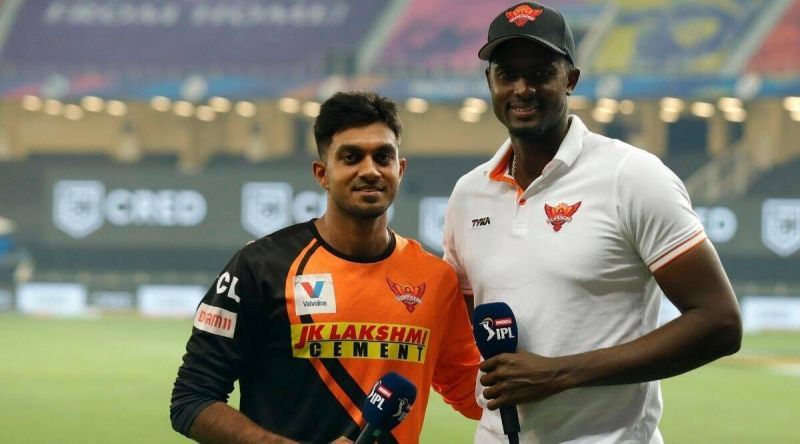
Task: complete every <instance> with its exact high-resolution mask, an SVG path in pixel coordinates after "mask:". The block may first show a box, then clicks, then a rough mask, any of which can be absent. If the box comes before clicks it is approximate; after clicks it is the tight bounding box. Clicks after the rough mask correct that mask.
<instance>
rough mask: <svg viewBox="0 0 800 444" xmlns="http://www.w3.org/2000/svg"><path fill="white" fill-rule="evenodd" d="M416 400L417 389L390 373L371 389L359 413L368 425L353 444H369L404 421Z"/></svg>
mask: <svg viewBox="0 0 800 444" xmlns="http://www.w3.org/2000/svg"><path fill="white" fill-rule="evenodd" d="M416 400H417V388H416V387H415V386H414V384H413V383H412V382H411V381H409V380H408V379H406V378H404V377H402V376H400V375H399V374H397V373H395V372H389V373H387V374H385V375H383V377H381V379H379V380H378V381H377V382H376V383H375V385H373V386H372V390H370V392H369V394H368V395H367V399H365V400H364V405H363V406H362V407H361V411H362V413H363V414H364V419H365V420H366V421H367V424H366V425H365V426H364V430H362V431H361V434H360V435H358V439H357V440H356V442H355V444H372V443H374V442H375V440H376V439H378V438H380V437H381V435H383V434H385V433H388V432H390V431H391V430H392V429H393V428H395V427H397V425H398V424H400V423H401V422H403V420H404V419H406V416H408V412H409V411H411V406H413V405H414V401H416Z"/></svg>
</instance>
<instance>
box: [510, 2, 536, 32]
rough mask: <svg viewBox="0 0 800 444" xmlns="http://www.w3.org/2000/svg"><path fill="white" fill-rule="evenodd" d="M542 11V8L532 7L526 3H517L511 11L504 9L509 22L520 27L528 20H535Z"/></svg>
mask: <svg viewBox="0 0 800 444" xmlns="http://www.w3.org/2000/svg"><path fill="white" fill-rule="evenodd" d="M542 12H544V11H543V10H542V9H533V8H531V7H530V6H528V5H519V6H517V7H516V8H514V10H513V11H506V17H507V18H508V21H509V23H513V24H515V25H517V26H519V27H520V28H521V27H522V26H523V25H524V24H525V23H528V22H532V21H534V20H536V17H539V16H540V15H542Z"/></svg>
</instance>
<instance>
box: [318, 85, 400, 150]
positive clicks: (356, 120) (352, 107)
mask: <svg viewBox="0 0 800 444" xmlns="http://www.w3.org/2000/svg"><path fill="white" fill-rule="evenodd" d="M376 122H378V123H383V124H385V125H386V126H387V127H389V129H390V130H392V132H393V133H394V135H395V137H397V139H398V140H399V139H400V132H401V131H402V130H403V122H401V121H400V117H398V115H397V105H396V104H395V103H394V102H392V101H391V100H389V99H387V98H386V97H381V96H379V95H377V94H376V93H374V92H369V91H349V92H338V93H336V94H334V95H333V96H332V97H331V98H329V99H328V100H326V101H325V102H324V103H323V104H322V106H321V107H320V110H319V116H317V120H316V122H314V140H315V141H316V143H317V153H318V154H319V158H320V160H325V156H326V154H327V151H328V148H330V146H331V141H332V140H333V136H334V134H336V133H338V132H340V131H344V130H346V129H350V128H357V127H360V126H366V125H370V124H373V123H376Z"/></svg>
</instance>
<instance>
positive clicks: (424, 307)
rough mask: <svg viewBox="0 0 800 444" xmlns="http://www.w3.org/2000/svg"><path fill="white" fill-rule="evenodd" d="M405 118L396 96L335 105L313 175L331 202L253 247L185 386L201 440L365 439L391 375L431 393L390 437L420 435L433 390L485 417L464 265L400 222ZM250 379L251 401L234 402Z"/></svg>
mask: <svg viewBox="0 0 800 444" xmlns="http://www.w3.org/2000/svg"><path fill="white" fill-rule="evenodd" d="M401 128H402V124H401V122H400V120H399V119H398V117H397V109H396V106H395V104H394V103H392V102H391V101H389V100H387V99H385V98H382V97H379V96H377V95H375V94H372V93H364V92H351V93H338V94H336V95H334V96H333V97H331V98H330V99H329V100H328V101H326V102H325V103H324V104H323V105H322V108H321V110H320V114H319V117H318V118H317V121H316V123H315V125H314V136H315V139H316V143H317V149H318V151H319V160H317V161H315V162H314V163H313V173H314V176H315V178H316V179H317V181H318V182H319V184H320V185H321V186H322V187H323V188H324V189H325V190H326V191H327V192H328V206H327V210H326V211H325V214H323V215H322V217H320V218H319V219H316V220H311V221H309V222H306V223H301V224H297V225H293V226H290V227H287V228H284V229H282V230H280V231H277V232H275V233H272V234H270V235H267V236H265V237H264V238H262V239H259V240H257V241H255V242H252V243H250V244H248V245H247V246H245V247H244V248H242V249H241V250H239V251H238V252H237V253H236V254H235V255H234V257H233V259H232V260H231V261H230V263H229V264H228V265H227V267H225V269H224V270H223V272H222V273H221V274H220V276H219V278H218V279H217V281H216V282H215V283H214V285H212V286H211V288H210V289H209V291H208V293H207V294H206V296H205V298H204V299H203V301H202V302H201V304H200V306H199V307H198V310H197V315H196V316H195V320H194V329H193V331H192V335H191V337H190V339H189V342H188V345H187V353H186V355H185V356H184V358H183V365H182V366H181V367H180V369H179V371H178V378H177V380H176V382H175V387H174V389H173V392H172V406H171V409H170V416H171V419H172V425H173V427H174V428H175V430H177V431H179V432H181V433H183V434H185V435H187V436H189V437H191V438H193V439H196V440H198V441H201V442H226V443H234V442H280V443H283V442H295V441H303V442H330V441H332V440H336V439H339V440H340V441H346V440H347V439H348V438H349V439H355V437H356V436H357V435H358V433H359V428H360V427H361V426H363V418H362V414H361V411H360V409H359V407H360V406H361V404H362V402H363V400H364V399H365V397H366V394H367V393H369V391H370V388H371V387H372V385H373V384H374V383H375V381H377V380H378V379H379V378H380V377H381V376H382V375H384V374H385V373H387V372H389V371H394V372H397V373H399V374H401V375H403V376H405V377H406V378H408V379H409V380H410V381H411V382H413V383H414V385H415V386H416V387H417V389H418V393H419V395H418V398H417V400H416V403H415V405H414V407H413V408H412V409H411V412H410V413H409V415H408V417H407V418H406V419H405V421H404V422H402V423H401V424H400V425H399V426H398V427H397V428H396V429H394V430H393V431H392V432H391V434H386V435H384V437H383V439H382V440H381V442H389V443H392V442H400V443H416V442H418V440H419V434H420V431H421V429H422V422H423V419H424V414H425V407H426V404H427V401H428V399H427V398H428V393H429V388H430V387H431V386H433V388H434V389H435V390H436V391H437V392H439V393H441V394H442V396H443V397H444V399H445V401H446V402H447V403H449V404H450V405H452V406H453V407H454V408H455V409H456V410H458V411H459V412H461V413H462V414H464V415H465V416H467V417H470V418H473V419H477V418H479V417H480V415H481V409H480V408H479V407H478V406H477V404H476V403H475V399H474V390H475V378H476V375H477V365H478V362H479V355H478V351H477V349H476V348H475V345H474V343H473V339H472V333H471V327H470V323H469V318H468V315H467V312H466V308H465V306H464V303H463V299H462V297H461V293H460V291H459V289H458V281H457V278H456V275H455V273H454V272H453V271H452V269H451V268H450V267H449V266H448V265H447V264H446V263H445V262H444V261H442V260H441V259H439V258H437V257H435V256H433V255H430V254H429V253H427V252H425V251H424V250H423V249H422V247H420V244H419V243H418V242H416V241H414V240H411V239H406V238H403V237H401V236H400V235H398V234H396V233H394V232H393V231H392V230H390V229H389V228H388V227H387V216H386V210H387V209H388V208H389V206H390V205H391V204H392V202H393V200H394V198H395V195H396V193H397V189H398V186H399V185H400V180H401V178H402V176H403V172H404V170H405V167H406V161H405V159H403V158H401V157H400V155H399V151H398V147H399V138H400V132H401ZM237 379H238V380H239V384H240V388H241V403H240V410H235V409H233V408H231V407H229V406H228V405H227V403H226V401H227V399H228V394H229V393H230V392H231V390H232V389H233V383H234V381H236V380H237ZM340 437H341V438H340ZM345 437H346V438H345Z"/></svg>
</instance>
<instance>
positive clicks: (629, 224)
mask: <svg viewBox="0 0 800 444" xmlns="http://www.w3.org/2000/svg"><path fill="white" fill-rule="evenodd" d="M616 192H617V212H618V214H619V218H620V223H621V226H622V229H623V230H624V231H625V234H626V236H627V237H628V239H629V240H630V241H631V242H632V244H633V245H634V247H635V248H636V250H637V252H638V253H639V256H640V257H641V258H642V260H643V261H644V262H645V263H646V264H647V267H648V268H649V269H650V271H651V272H655V271H656V270H658V269H659V268H661V267H663V266H664V265H666V264H668V263H670V262H672V261H673V260H675V259H676V258H677V257H679V256H680V255H682V254H684V253H686V252H687V251H689V250H691V249H692V248H693V247H695V246H697V245H699V244H700V243H701V242H703V241H704V240H705V239H706V237H707V236H706V233H705V230H704V229H703V226H702V224H701V223H700V220H699V219H698V217H697V215H696V214H695V212H694V211H693V210H692V204H691V201H690V199H689V194H688V193H687V192H686V188H685V187H684V185H683V182H681V180H680V179H679V178H678V177H677V176H676V175H675V173H673V172H672V171H671V170H670V169H669V168H667V167H666V166H665V165H664V164H663V163H662V162H661V160H660V159H658V158H657V157H656V156H654V155H652V154H650V153H647V152H645V151H641V150H637V151H634V152H631V153H630V154H628V155H627V156H626V157H625V158H624V159H623V161H622V162H621V164H620V166H619V171H618V175H617V184H616Z"/></svg>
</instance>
